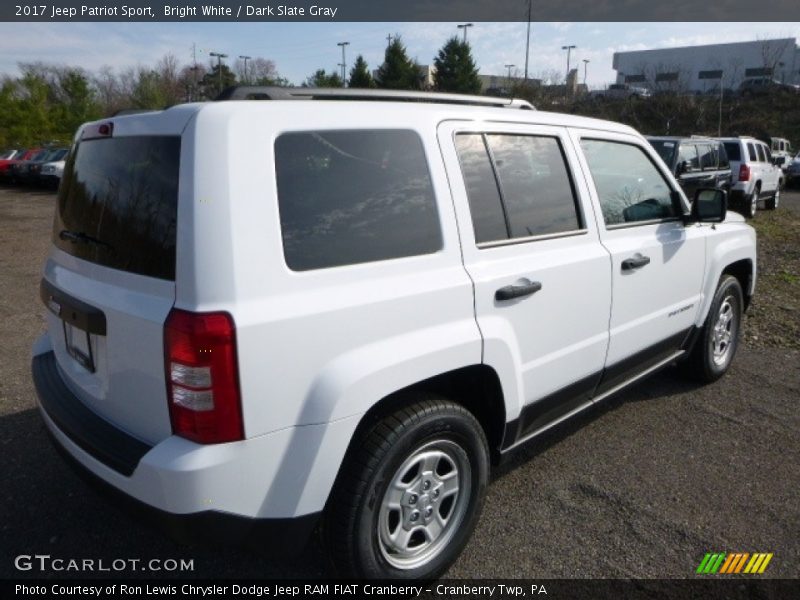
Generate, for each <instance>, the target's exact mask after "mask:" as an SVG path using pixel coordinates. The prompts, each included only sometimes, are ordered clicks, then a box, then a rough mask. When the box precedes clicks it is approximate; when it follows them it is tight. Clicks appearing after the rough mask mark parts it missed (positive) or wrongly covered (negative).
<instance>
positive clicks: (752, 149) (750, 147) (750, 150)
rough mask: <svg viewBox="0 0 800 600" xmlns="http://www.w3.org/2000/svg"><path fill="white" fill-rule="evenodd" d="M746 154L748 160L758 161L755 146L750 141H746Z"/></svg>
mask: <svg viewBox="0 0 800 600" xmlns="http://www.w3.org/2000/svg"><path fill="white" fill-rule="evenodd" d="M747 154H748V155H749V156H750V160H751V161H752V162H756V161H758V155H757V154H756V147H755V146H754V145H753V143H752V142H748V143H747Z"/></svg>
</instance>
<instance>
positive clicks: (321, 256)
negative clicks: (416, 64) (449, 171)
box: [275, 129, 442, 271]
mask: <svg viewBox="0 0 800 600" xmlns="http://www.w3.org/2000/svg"><path fill="white" fill-rule="evenodd" d="M275 172H276V181H277V186H278V205H279V208H280V219H281V231H282V235H283V252H284V257H285V259H286V264H287V265H288V266H289V268H290V269H292V270H294V271H308V270H312V269H322V268H326V267H336V266H341V265H353V264H358V263H367V262H373V261H379V260H389V259H393V258H403V257H408V256H417V255H422V254H432V253H434V252H437V251H439V250H440V249H441V248H442V233H441V228H440V226H439V216H438V212H437V210H436V200H435V197H434V194H433V185H432V183H431V177H430V173H429V172H428V163H427V160H426V157H425V149H424V148H423V146H422V140H421V139H420V138H419V136H418V135H417V134H416V133H415V132H413V131H406V130H392V129H387V130H363V131H362V130H358V131H318V132H297V133H284V134H283V135H281V136H280V137H278V139H277V140H276V141H275Z"/></svg>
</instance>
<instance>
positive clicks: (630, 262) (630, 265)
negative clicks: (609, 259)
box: [622, 254, 650, 271]
mask: <svg viewBox="0 0 800 600" xmlns="http://www.w3.org/2000/svg"><path fill="white" fill-rule="evenodd" d="M649 264H650V257H649V256H642V255H641V254H637V255H636V256H634V257H632V258H626V259H625V260H623V261H622V270H623V271H632V270H633V269H641V268H642V267H644V266H645V265H649Z"/></svg>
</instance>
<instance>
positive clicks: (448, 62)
mask: <svg viewBox="0 0 800 600" xmlns="http://www.w3.org/2000/svg"><path fill="white" fill-rule="evenodd" d="M433 64H434V65H435V66H436V73H435V74H434V76H433V85H434V87H435V88H436V89H437V90H438V91H440V92H453V93H458V94H479V93H480V91H481V81H480V79H479V78H478V68H477V67H476V66H475V61H474V60H473V58H472V50H471V49H470V47H469V44H468V43H466V42H463V41H461V40H459V39H458V37H456V36H453V37H451V38H450V39H449V40H447V42H446V43H445V45H444V46H442V49H441V50H439V54H438V56H437V57H436V58H435V59H434V60H433Z"/></svg>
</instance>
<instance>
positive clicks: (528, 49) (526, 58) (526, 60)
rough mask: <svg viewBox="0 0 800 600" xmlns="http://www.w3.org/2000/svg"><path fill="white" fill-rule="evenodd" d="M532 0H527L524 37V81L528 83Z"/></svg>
mask: <svg viewBox="0 0 800 600" xmlns="http://www.w3.org/2000/svg"><path fill="white" fill-rule="evenodd" d="M532 2H533V0H528V37H527V38H525V83H528V56H529V55H530V48H531V3H532Z"/></svg>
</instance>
